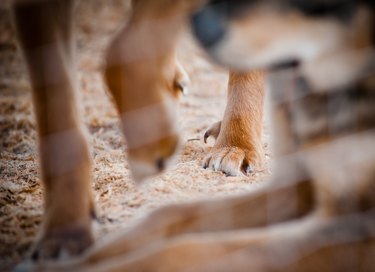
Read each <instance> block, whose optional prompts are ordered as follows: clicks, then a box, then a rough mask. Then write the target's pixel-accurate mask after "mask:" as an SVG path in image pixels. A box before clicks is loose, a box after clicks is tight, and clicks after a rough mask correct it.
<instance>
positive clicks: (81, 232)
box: [30, 226, 93, 262]
mask: <svg viewBox="0 0 375 272" xmlns="http://www.w3.org/2000/svg"><path fill="white" fill-rule="evenodd" d="M92 243H93V237H92V234H91V230H90V228H89V227H82V226H79V227H76V226H73V227H72V226H70V227H69V228H63V229H58V230H50V231H48V232H46V233H45V234H44V235H42V238H41V239H39V241H38V242H36V243H35V245H34V247H33V248H32V250H31V253H30V260H31V261H32V262H40V261H45V260H65V259H67V258H70V257H73V256H76V255H79V254H81V253H82V252H83V251H84V250H86V249H87V248H88V247H89V246H91V245H92Z"/></svg>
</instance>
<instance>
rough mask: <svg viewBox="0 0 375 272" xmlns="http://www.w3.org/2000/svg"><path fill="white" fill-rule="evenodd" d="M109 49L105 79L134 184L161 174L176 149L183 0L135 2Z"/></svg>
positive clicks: (181, 88)
mask: <svg viewBox="0 0 375 272" xmlns="http://www.w3.org/2000/svg"><path fill="white" fill-rule="evenodd" d="M133 4H134V6H133V13H132V16H131V18H130V19H129V22H128V24H127V25H126V26H125V27H124V29H122V30H121V31H120V32H119V34H118V35H117V37H116V38H115V39H114V41H113V42H112V44H111V45H110V47H109V50H108V54H107V64H106V69H105V79H106V82H107V84H108V87H109V91H110V92H111V94H112V95H113V97H114V100H115V103H116V106H117V108H118V111H119V113H120V118H121V120H122V125H123V126H122V128H123V132H124V135H125V138H126V140H127V145H128V150H127V151H128V159H129V166H130V169H131V171H132V174H133V177H134V179H135V180H138V181H139V180H142V179H144V178H147V177H148V176H150V175H154V174H157V173H159V172H161V171H162V170H164V169H165V168H166V166H168V165H169V163H170V158H171V157H172V155H174V153H175V151H176V149H177V147H178V145H179V138H178V128H177V121H176V115H177V108H178V101H177V98H178V97H179V94H180V93H181V92H183V91H185V90H186V85H187V83H188V77H187V74H186V73H185V71H184V70H183V69H182V67H181V65H179V64H178V62H177V61H176V52H175V51H176V46H177V42H178V38H179V35H180V32H181V30H182V27H183V25H184V24H185V21H186V20H187V16H188V14H189V12H188V9H187V8H186V7H185V5H184V1H175V2H174V3H172V2H171V1H154V0H137V1H134V2H133Z"/></svg>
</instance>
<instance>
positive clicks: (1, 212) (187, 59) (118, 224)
mask: <svg viewBox="0 0 375 272" xmlns="http://www.w3.org/2000/svg"><path fill="white" fill-rule="evenodd" d="M8 4H9V1H2V2H1V3H0V136H1V137H0V271H3V270H8V269H10V268H11V267H13V266H14V264H16V263H17V262H19V261H20V260H21V259H22V258H23V257H24V255H25V253H26V252H27V250H28V248H29V247H30V245H31V243H32V241H33V240H34V239H35V236H36V235H37V233H38V228H39V226H40V224H41V222H42V211H43V192H42V191H43V188H42V184H41V180H40V178H39V173H40V172H39V167H38V154H37V135H36V132H35V120H34V116H33V109H32V104H31V94H30V86H29V83H28V78H27V74H26V71H25V67H24V63H23V61H22V58H21V55H20V52H19V50H18V49H17V45H16V38H15V33H14V30H13V29H12V27H11V20H10V13H9V8H8ZM128 11H129V9H128V2H127V1H123V0H110V1H100V0H95V1H89V0H81V1H80V3H79V5H78V7H77V11H76V13H77V14H76V15H77V21H76V24H75V27H76V32H77V38H78V41H77V47H78V57H79V59H78V71H79V72H78V77H79V82H80V92H81V96H82V97H81V100H82V107H83V113H84V114H83V115H84V121H85V124H86V126H87V128H88V131H89V135H90V137H89V142H90V147H91V153H92V158H93V167H92V177H93V182H92V188H93V194H94V199H95V201H96V204H97V207H96V208H97V212H98V215H99V218H98V222H96V223H95V225H94V228H95V234H96V237H98V239H100V238H101V237H103V235H104V234H106V233H108V232H113V231H116V230H118V229H120V228H121V229H123V228H126V227H127V226H128V225H129V223H130V222H134V221H135V220H138V219H139V218H141V217H143V216H145V215H146V214H147V213H148V212H149V211H151V210H152V209H154V208H155V207H159V206H161V205H165V204H167V203H171V202H181V201H191V200H193V199H199V198H203V197H217V196H225V195H229V194H235V193H243V192H245V191H250V190H253V189H254V188H256V187H257V184H259V183H260V182H261V181H263V180H264V179H265V178H266V177H267V176H268V174H269V173H268V170H267V169H266V168H264V169H257V171H255V172H254V173H253V174H251V176H249V177H225V175H224V174H222V173H218V172H212V171H209V170H204V169H202V167H201V164H202V160H203V158H204V156H205V155H206V154H207V152H208V151H209V148H210V147H209V145H205V144H204V143H203V140H202V136H203V133H204V131H205V129H206V128H207V127H208V126H210V125H211V124H212V123H214V122H216V121H218V120H220V119H221V116H222V114H223V111H224V107H225V97H226V81H227V72H226V71H224V70H222V69H220V68H218V67H215V66H214V65H212V64H210V63H209V62H208V61H206V60H205V58H204V54H203V52H202V51H200V49H199V48H197V47H196V45H195V44H194V42H193V40H192V38H191V37H190V35H189V33H188V31H186V33H185V34H184V35H183V38H182V41H181V46H180V47H179V59H180V61H181V63H182V64H183V65H184V67H185V68H186V70H187V71H188V73H189V75H190V77H191V79H192V84H191V86H189V89H190V93H189V95H188V96H186V97H182V99H181V103H180V104H181V109H180V115H179V124H180V127H181V135H182V139H183V142H184V146H183V149H182V151H181V154H180V155H179V159H178V162H177V164H176V165H175V166H174V167H173V168H171V169H169V170H168V171H167V172H166V173H164V174H163V175H161V176H159V177H155V178H152V179H150V180H149V181H148V182H147V183H145V184H143V185H142V186H136V185H135V184H134V183H133V182H132V180H131V177H130V173H129V171H128V166H127V161H126V154H125V150H126V145H125V143H124V141H123V138H122V135H121V133H120V129H119V122H118V118H117V113H116V111H115V108H114V106H113V103H112V101H111V98H110V97H109V95H108V94H107V93H106V90H105V89H106V87H105V86H104V84H103V81H102V77H101V67H102V64H103V63H102V60H103V54H104V50H105V48H106V46H107V44H108V42H109V41H110V38H111V37H112V36H113V33H115V31H116V30H117V29H119V27H121V25H122V24H123V23H124V22H125V19H126V17H127V14H128ZM265 142H268V139H265ZM211 144H212V143H211ZM265 146H266V144H265ZM265 150H266V152H267V153H268V148H267V146H266V149H265ZM266 155H267V157H269V154H266Z"/></svg>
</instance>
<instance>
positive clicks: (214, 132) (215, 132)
mask: <svg viewBox="0 0 375 272" xmlns="http://www.w3.org/2000/svg"><path fill="white" fill-rule="evenodd" d="M220 129H221V121H219V122H216V123H214V124H213V125H212V126H210V127H209V128H208V129H207V131H206V132H205V133H204V136H203V140H204V143H205V144H207V139H208V138H209V137H210V136H212V137H214V138H215V140H216V139H217V137H218V136H219V133H220Z"/></svg>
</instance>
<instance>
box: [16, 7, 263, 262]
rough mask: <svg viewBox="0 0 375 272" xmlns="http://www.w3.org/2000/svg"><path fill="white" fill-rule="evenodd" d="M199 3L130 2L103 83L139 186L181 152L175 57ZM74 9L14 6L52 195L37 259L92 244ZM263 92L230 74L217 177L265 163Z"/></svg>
mask: <svg viewBox="0 0 375 272" xmlns="http://www.w3.org/2000/svg"><path fill="white" fill-rule="evenodd" d="M202 2H203V1H199V0H197V1H189V3H187V2H186V1H169V0H163V1H153V0H137V1H133V13H132V15H131V17H130V19H129V22H128V24H127V25H126V26H125V27H124V28H123V29H122V30H121V31H120V32H119V33H118V35H117V36H116V37H115V38H114V40H113V42H112V43H111V45H110V46H109V49H108V53H107V56H106V60H107V62H106V68H105V71H104V74H105V80H106V82H107V84H108V87H109V91H110V92H111V94H112V96H113V98H114V100H115V103H116V106H117V108H118V111H119V114H120V118H121V119H122V128H123V132H124V135H125V137H126V139H127V144H128V155H129V165H130V168H131V170H132V173H133V176H134V178H135V179H136V180H141V179H144V178H146V177H147V176H149V175H152V174H156V173H158V172H160V171H161V170H163V169H164V168H165V167H166V166H167V164H168V160H169V159H170V157H172V155H174V153H175V152H176V150H177V148H178V146H179V139H178V135H177V132H178V130H177V127H176V124H175V122H176V121H175V118H176V112H175V111H176V107H177V105H176V103H177V99H178V97H179V95H180V93H181V91H182V90H183V88H185V87H186V85H187V83H188V77H187V75H186V73H185V72H184V71H183V68H182V67H181V66H180V65H179V64H178V63H177V62H176V56H175V47H176V43H177V40H178V37H179V34H180V32H181V28H182V27H183V25H184V24H185V21H186V17H187V16H188V15H189V14H190V12H191V11H192V10H193V9H195V8H196V7H197V6H199V5H201V4H202ZM73 8H74V1H73V0H71V1H64V0H54V1H52V0H40V1H39V0H38V1H32V0H31V1H27V0H18V1H15V2H14V4H13V11H14V21H15V25H16V27H17V30H18V36H19V40H20V46H21V49H22V51H23V53H24V56H25V59H26V61H27V65H28V70H29V72H30V79H31V83H32V90H33V99H34V106H35V111H36V117H37V123H38V130H39V144H40V156H41V168H42V180H43V184H44V186H45V219H44V225H43V230H42V232H41V234H40V237H39V240H38V242H37V243H36V245H35V248H34V249H33V258H36V259H49V258H56V257H59V255H60V254H61V253H62V252H64V251H65V252H67V253H68V254H72V255H75V254H78V253H80V252H82V251H83V250H84V249H85V248H86V247H88V246H89V245H90V244H91V243H92V242H93V240H92V235H91V219H92V216H93V215H94V207H93V206H94V205H93V201H92V198H91V189H90V156H89V152H88V147H87V143H86V140H85V136H84V134H85V133H84V130H83V129H82V128H81V125H82V122H81V120H80V118H79V114H78V109H77V108H78V107H77V105H76V104H77V102H76V98H75V96H76V88H77V86H76V84H77V83H76V78H75V72H74V71H75V63H74V61H75V58H74V46H73V43H74V39H73V38H74V37H73V36H74V35H73V33H72V30H71V24H72V11H73ZM260 82H261V75H260V74H259V75H258V74H257V73H254V74H249V75H246V74H236V73H232V74H231V76H230V81H229V86H228V89H229V95H228V100H229V102H228V107H227V110H226V113H225V116H224V119H223V125H222V129H221V131H220V135H219V137H218V140H217V143H216V145H215V150H216V151H213V153H212V154H213V155H212V156H216V157H218V159H220V156H218V155H215V152H218V151H220V150H223V149H225V150H226V149H227V148H229V153H228V154H227V153H225V154H224V155H223V157H224V156H225V159H224V160H221V159H220V160H221V161H222V162H221V164H220V166H219V167H218V168H217V169H216V170H222V171H224V172H228V174H239V173H240V170H242V168H243V165H250V164H251V165H254V164H255V163H256V161H257V160H260V157H261V152H262V151H261V140H260V137H261V119H262V112H261V108H262V97H263V95H262V90H263V88H262V86H261V84H260ZM242 93H244V95H243V96H242V95H241V94H242ZM245 93H246V94H245ZM238 97H242V99H243V100H242V101H239V100H238ZM245 100H246V101H248V102H249V103H245ZM241 102H242V103H241ZM236 105H237V106H238V107H236ZM246 105H251V106H246ZM249 116H251V118H250V119H249ZM249 137H251V138H249ZM234 148H235V149H236V151H237V153H236V152H233V149H234ZM233 164H235V166H234V167H232V166H231V165H233ZM228 167H229V168H228ZM228 169H229V170H228Z"/></svg>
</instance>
